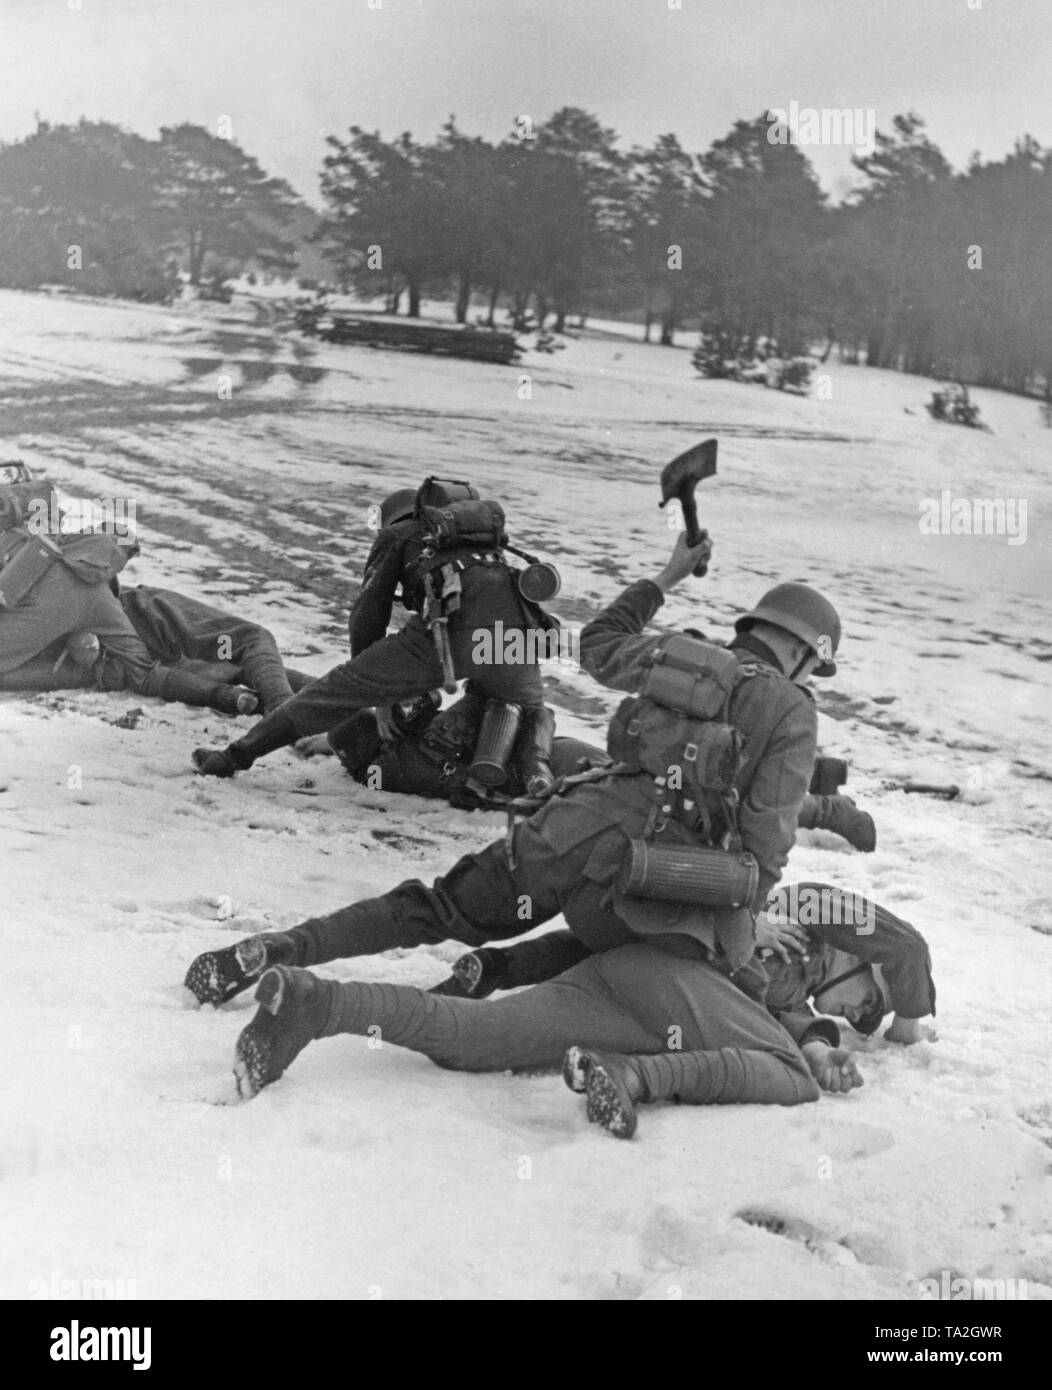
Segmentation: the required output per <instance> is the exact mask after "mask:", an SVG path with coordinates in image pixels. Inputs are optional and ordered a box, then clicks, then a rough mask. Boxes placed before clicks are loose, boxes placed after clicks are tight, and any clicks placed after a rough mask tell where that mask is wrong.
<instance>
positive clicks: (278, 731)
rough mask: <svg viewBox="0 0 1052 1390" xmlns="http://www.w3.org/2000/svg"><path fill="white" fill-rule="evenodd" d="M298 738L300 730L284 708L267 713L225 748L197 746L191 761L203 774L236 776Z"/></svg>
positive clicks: (209, 775) (208, 775) (206, 775)
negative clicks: (241, 736) (243, 734)
mask: <svg viewBox="0 0 1052 1390" xmlns="http://www.w3.org/2000/svg"><path fill="white" fill-rule="evenodd" d="M299 737H300V734H299V730H298V729H297V728H296V726H295V724H293V722H292V720H291V719H289V718H288V717H287V715H286V714H285V711H284V708H283V707H282V708H278V709H276V710H275V711H274V712H273V714H266V715H264V716H263V718H262V719H261V720H260V721H259V723H258V724H254V725H253V726H252V728H251V729H249V731H248V733H247V734H246V735H245V736H244V738H239V739H238V740H237V742H236V743H231V744H229V745H228V746H227V747H226V748H195V749H194V751H193V754H192V762H193V765H194V767H195V768H196V769H197V771H198V772H199V773H200V774H201V776H202V777H233V776H234V774H235V773H236V772H245V771H246V770H247V769H248V768H250V767H251V766H252V764H253V763H254V762H255V761H256V759H257V758H263V757H265V756H266V755H267V754H268V753H274V752H276V751H277V749H279V748H288V747H289V746H290V744H293V743H295V742H296V740H297V739H298V738H299Z"/></svg>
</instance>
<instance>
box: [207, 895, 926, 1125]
mask: <svg viewBox="0 0 1052 1390" xmlns="http://www.w3.org/2000/svg"><path fill="white" fill-rule="evenodd" d="M757 940H758V943H759V944H760V945H761V947H762V951H761V954H762V955H765V956H767V961H766V970H767V975H768V980H769V988H768V993H767V997H766V1001H765V1002H766V1010H767V1016H766V1018H764V1017H763V1016H762V1014H763V1011H762V1010H761V1008H760V1006H759V1005H758V1004H757V1003H755V1002H754V1001H753V1000H751V999H749V998H748V997H747V996H746V995H744V994H743V993H741V992H740V991H739V990H737V989H735V988H734V987H733V985H731V984H730V982H729V981H728V980H726V979H725V978H724V977H723V976H722V975H721V974H719V973H717V972H716V971H715V970H714V969H712V967H711V965H709V964H708V963H703V962H695V961H686V960H682V959H680V958H677V957H673V956H669V955H668V954H667V953H665V952H663V951H661V952H659V951H654V950H653V949H652V948H649V947H639V948H637V947H630V946H625V947H618V948H615V949H614V950H611V951H607V952H603V953H600V954H598V955H593V956H590V957H587V958H584V957H585V956H586V952H585V948H584V947H583V946H582V944H581V942H580V941H578V940H577V939H576V938H575V937H574V936H573V935H572V934H571V933H570V932H552V933H549V934H548V936H546V937H541V938H538V939H535V940H530V941H525V942H519V943H516V944H515V945H514V946H511V947H509V948H507V949H504V950H502V949H501V948H498V947H483V948H482V949H481V950H479V951H476V952H473V953H471V955H470V956H468V957H466V958H465V960H468V961H473V962H474V963H475V964H476V965H481V964H482V962H481V960H480V958H482V957H487V958H490V959H492V958H494V957H503V958H505V962H506V964H505V967H504V971H503V979H502V981H501V984H502V986H503V987H504V988H506V989H512V988H518V987H519V986H523V985H526V986H530V987H529V988H526V989H524V990H521V991H520V992H519V993H517V994H515V995H512V996H509V997H507V998H506V999H501V1000H495V1001H493V1005H492V1007H490V1008H489V1010H488V1011H487V1006H486V1003H485V1002H483V998H482V996H483V995H484V994H485V993H488V992H489V989H491V988H494V987H496V986H495V985H493V984H492V982H489V983H488V985H487V986H486V987H484V986H483V984H482V980H481V979H480V978H479V977H478V976H476V977H475V978H476V982H477V983H478V986H479V987H478V988H477V989H476V990H474V991H472V994H473V997H471V998H467V999H460V998H455V999H442V1000H441V1001H440V1002H431V1001H432V1000H433V999H434V995H435V993H436V992H437V993H439V994H441V993H443V991H442V990H441V989H439V990H438V991H432V992H431V994H430V995H429V994H425V993H424V992H423V991H422V990H418V989H413V988H411V987H406V986H398V985H366V984H358V983H351V984H338V983H336V982H334V981H326V980H321V979H319V978H318V977H317V976H315V975H313V974H311V973H310V972H309V971H306V970H297V969H294V968H292V969H290V968H287V967H277V968H275V969H272V970H269V971H267V973H266V974H265V975H264V977H263V979H262V980H261V982H260V985H259V988H258V990H257V994H256V998H257V1000H258V1002H259V1004H260V1008H259V1010H258V1011H257V1014H256V1017H255V1018H254V1019H253V1020H252V1022H251V1023H250V1024H249V1025H248V1027H247V1028H245V1029H244V1030H243V1031H242V1033H241V1036H240V1037H239V1039H238V1043H237V1050H236V1057H235V1075H236V1077H237V1082H238V1088H239V1091H240V1092H241V1094H242V1095H244V1096H251V1095H254V1094H255V1093H256V1092H257V1091H258V1090H259V1089H260V1088H261V1087H262V1086H264V1085H268V1084H270V1083H271V1082H272V1081H275V1080H277V1079H278V1077H280V1076H281V1075H282V1074H283V1072H284V1071H285V1070H286V1069H287V1068H288V1066H289V1065H290V1063H291V1062H292V1061H293V1060H294V1059H295V1057H296V1056H297V1055H298V1053H299V1052H300V1051H301V1050H302V1049H303V1048H304V1047H305V1046H306V1045H307V1044H308V1043H309V1042H310V1041H312V1040H313V1039H315V1038H324V1037H332V1036H335V1035H336V1034H339V1033H352V1034H355V1033H357V1034H367V1035H370V1036H375V1031H374V1030H375V1029H377V1028H379V1029H380V1036H382V1037H383V1038H384V1041H385V1042H389V1043H394V1044H395V1045H396V1046H401V1047H407V1048H409V1049H411V1050H412V1051H416V1052H422V1053H424V1054H425V1055H426V1056H429V1057H431V1058H432V1060H433V1061H435V1062H437V1063H438V1064H439V1065H440V1066H446V1067H453V1068H456V1069H459V1070H467V1071H491V1070H506V1069H509V1068H510V1069H513V1070H514V1069H524V1070H526V1069H528V1070H536V1069H537V1068H539V1067H546V1066H550V1065H552V1064H553V1063H554V1062H556V1061H557V1060H558V1058H559V1056H560V1055H562V1056H563V1077H564V1080H565V1081H566V1084H567V1085H568V1086H569V1087H570V1088H571V1089H572V1090H574V1091H578V1092H583V1093H585V1095H586V1096H587V1109H586V1113H587V1116H588V1119H589V1120H590V1121H592V1122H593V1123H598V1124H600V1125H602V1126H603V1127H604V1128H605V1129H607V1130H608V1131H609V1132H610V1133H611V1134H613V1135H615V1136H616V1137H618V1138H631V1136H632V1134H633V1133H634V1132H635V1128H636V1122H637V1116H636V1108H637V1106H639V1105H642V1104H649V1103H653V1102H655V1101H659V1100H670V1099H671V1100H676V1101H679V1102H683V1103H687V1104H694V1105H702V1104H728V1103H732V1102H736V1101H737V1102H752V1103H757V1102H759V1103H768V1104H782V1105H791V1104H797V1103H800V1102H802V1101H807V1100H811V1099H815V1098H817V1094H818V1091H819V1090H823V1091H831V1092H843V1091H848V1090H852V1089H854V1088H855V1087H857V1086H861V1085H862V1084H863V1082H862V1077H861V1075H860V1074H859V1071H858V1068H857V1066H856V1064H855V1062H854V1059H853V1058H852V1057H851V1054H850V1053H849V1052H847V1051H845V1050H844V1048H843V1047H842V1045H841V1044H842V1039H841V1034H840V1029H839V1028H838V1026H837V1024H836V1022H835V1021H834V1019H835V1018H837V1017H840V1018H844V1019H846V1021H847V1022H848V1023H849V1024H850V1025H851V1027H852V1028H853V1030H854V1031H855V1032H856V1033H857V1034H859V1035H860V1036H861V1037H869V1036H871V1035H872V1034H873V1033H874V1032H875V1031H876V1030H877V1028H878V1027H879V1026H880V1024H881V1022H882V1021H883V1019H884V1017H885V1016H886V1014H887V1013H888V1012H890V1011H894V1017H893V1019H892V1022H891V1026H890V1027H889V1028H888V1030H887V1031H886V1032H885V1034H884V1037H885V1039H886V1040H887V1041H889V1042H892V1043H901V1044H904V1045H910V1044H912V1043H916V1042H921V1041H934V1040H935V1034H934V1032H933V1031H932V1030H931V1029H930V1028H927V1027H925V1026H924V1025H923V1024H922V1023H921V1019H922V1018H925V1017H927V1016H929V1015H934V1013H935V986H934V983H933V981H932V977H931V956H930V954H929V951H928V947H927V944H926V942H925V941H924V938H923V937H922V936H921V935H920V933H919V932H918V931H916V930H915V929H914V928H913V927H912V926H910V924H909V923H908V922H904V921H903V920H902V919H901V918H899V917H896V916H895V915H894V913H891V912H889V911H887V909H886V908H883V907H880V906H879V905H877V904H875V903H871V902H869V901H868V900H867V899H865V898H862V897H861V896H859V895H857V894H849V893H844V892H842V891H841V890H840V889H836V888H833V887H830V886H829V885H828V884H822V883H810V882H807V883H794V884H791V885H788V886H787V887H785V888H780V889H777V890H775V892H774V893H772V894H771V896H770V897H769V899H768V903H767V908H766V911H765V912H764V913H762V914H761V915H760V918H759V920H758V923H757ZM463 963H464V961H460V962H458V963H457V964H458V966H461V965H463ZM455 973H459V974H460V978H461V979H462V980H463V979H466V978H469V976H468V973H467V972H463V971H461V972H455ZM482 973H483V972H482V971H480V975H481V974H482ZM553 976H555V977H556V978H552V977H553ZM538 982H541V983H538ZM544 982H547V983H544ZM473 1005H474V1006H475V1007H474V1008H473V1007H472V1006H473ZM819 1009H820V1010H821V1013H822V1014H823V1015H826V1016H825V1017H816V1013H815V1011H817V1010H819ZM830 1015H831V1016H830ZM673 1039H674V1041H673ZM791 1044H792V1045H791ZM802 1062H804V1063H806V1067H807V1070H806V1071H805V1070H804V1067H803V1066H802V1065H801V1063H802ZM808 1072H809V1073H810V1084H808Z"/></svg>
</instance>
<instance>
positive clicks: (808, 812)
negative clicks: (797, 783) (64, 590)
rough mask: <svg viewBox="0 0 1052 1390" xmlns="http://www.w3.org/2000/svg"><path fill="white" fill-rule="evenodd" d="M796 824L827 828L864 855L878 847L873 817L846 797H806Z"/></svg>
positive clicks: (813, 828)
mask: <svg viewBox="0 0 1052 1390" xmlns="http://www.w3.org/2000/svg"><path fill="white" fill-rule="evenodd" d="M797 823H798V824H799V825H800V826H802V827H803V829H804V830H830V831H832V833H833V834H834V835H839V836H841V838H842V839H845V840H846V841H847V842H848V844H849V845H853V846H854V848H855V849H857V850H861V851H862V853H863V854H872V853H873V851H874V850H875V849H876V847H877V827H876V825H875V824H874V821H873V817H872V816H871V815H868V814H867V813H866V812H865V811H860V810H859V809H858V807H857V806H856V805H855V803H854V802H853V801H852V800H851V798H850V797H849V796H839V795H838V796H807V797H805V798H804V804H803V805H802V806H801V808H800V815H799V817H798V821H797Z"/></svg>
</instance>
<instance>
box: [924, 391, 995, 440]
mask: <svg viewBox="0 0 1052 1390" xmlns="http://www.w3.org/2000/svg"><path fill="white" fill-rule="evenodd" d="M925 408H926V409H927V411H928V414H929V415H930V416H931V418H932V419H933V420H942V421H944V422H945V423H946V424H948V425H967V426H969V428H971V429H985V428H986V426H985V425H984V424H983V423H982V421H981V420H980V419H979V407H978V406H977V405H976V404H975V402H974V401H973V400H971V398H970V397H969V395H968V388H967V386H962V385H961V383H960V382H959V381H951V382H948V383H947V384H946V385H945V386H939V387H937V388H936V390H934V391H933V392H932V393H931V400H930V401H929V402H928V404H927V406H926V407H925Z"/></svg>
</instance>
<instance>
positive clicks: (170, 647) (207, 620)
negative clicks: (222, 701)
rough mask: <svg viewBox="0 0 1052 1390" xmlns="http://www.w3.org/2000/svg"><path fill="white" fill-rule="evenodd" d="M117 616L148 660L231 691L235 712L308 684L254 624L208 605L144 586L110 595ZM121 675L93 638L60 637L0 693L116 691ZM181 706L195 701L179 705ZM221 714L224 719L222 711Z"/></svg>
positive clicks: (121, 668) (272, 704) (1, 685)
mask: <svg viewBox="0 0 1052 1390" xmlns="http://www.w3.org/2000/svg"><path fill="white" fill-rule="evenodd" d="M117 598H118V601H119V603H120V606H121V608H122V609H123V611H124V614H125V617H126V618H127V619H128V620H129V621H130V623H131V625H132V627H133V629H134V631H135V633H136V634H137V636H138V638H139V640H140V641H141V642H142V644H143V646H145V647H146V649H147V651H148V652H149V653H150V655H151V657H153V658H154V659H155V660H157V661H159V662H162V663H163V664H164V665H165V666H167V667H170V668H172V669H174V670H176V671H178V672H179V673H180V674H181V675H182V674H189V675H190V676H191V677H193V678H195V679H200V680H202V681H204V682H205V683H206V684H207V685H208V686H209V688H211V689H212V690H213V691H214V690H215V688H216V686H221V687H225V688H227V689H236V690H237V692H238V694H239V699H240V697H251V702H250V703H249V701H247V700H246V699H240V703H239V705H238V708H237V711H236V712H238V713H253V712H254V711H255V709H257V708H260V707H262V708H263V709H266V710H271V709H277V707H278V706H279V705H280V704H282V703H283V702H284V701H285V700H291V699H292V696H293V693H294V691H296V690H301V689H302V688H303V687H304V686H305V685H309V684H310V682H311V681H312V680H313V677H312V676H307V675H304V674H303V672H302V671H293V670H291V669H289V668H287V667H286V666H285V664H284V663H283V661H282V659H281V653H280V652H279V651H278V645H277V643H276V642H275V640H274V636H273V634H272V633H271V632H269V631H268V630H267V629H266V628H265V627H263V626H261V625H260V624H259V623H253V622H249V621H248V620H247V619H245V618H239V617H235V616H234V614H232V613H225V612H223V611H222V609H219V608H213V607H212V605H211V604H207V603H202V602H201V601H200V600H199V599H195V598H190V597H189V596H188V595H187V594H179V593H176V592H175V591H174V590H172V589H155V588H152V587H149V586H148V585H145V584H140V585H137V586H136V587H135V588H133V589H125V588H123V587H122V588H121V589H120V590H119V592H118V594H117ZM128 684H129V681H128V671H127V669H126V667H125V665H124V663H123V662H122V661H121V660H120V659H119V658H118V657H115V656H114V654H113V652H112V651H109V650H107V649H106V648H104V647H102V644H101V642H100V641H99V639H98V636H97V635H96V634H95V633H94V632H78V633H75V634H73V635H72V636H70V637H68V638H63V639H60V640H59V642H57V643H55V644H54V645H53V646H52V647H51V648H49V649H48V650H47V651H45V652H44V653H42V654H41V656H39V657H38V658H37V659H36V660H34V661H30V662H27V663H26V664H25V665H24V666H21V667H19V669H18V670H17V671H15V672H13V673H12V674H11V675H10V676H6V677H4V676H0V690H71V689H83V688H85V687H91V688H93V689H96V690H124V689H126V688H127V687H128ZM185 703H188V704H192V703H198V702H197V701H186V702H185ZM216 707H217V708H220V709H221V712H222V713H231V712H233V711H231V710H230V709H228V708H226V707H225V706H224V705H220V706H216Z"/></svg>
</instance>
